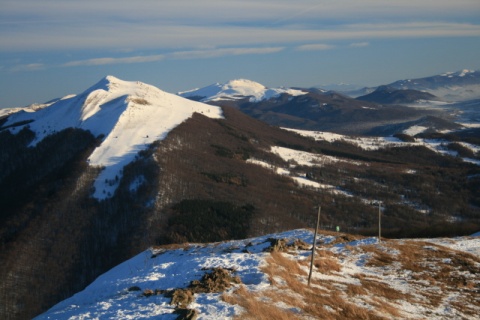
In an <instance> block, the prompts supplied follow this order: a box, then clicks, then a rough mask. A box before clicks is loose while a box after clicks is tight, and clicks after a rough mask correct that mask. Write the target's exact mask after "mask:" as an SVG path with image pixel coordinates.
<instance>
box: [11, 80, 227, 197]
mask: <svg viewBox="0 0 480 320" xmlns="http://www.w3.org/2000/svg"><path fill="white" fill-rule="evenodd" d="M195 112H198V113H201V114H203V115H205V116H207V117H211V118H221V117H222V111H221V109H220V108H218V107H215V106H210V105H206V104H204V103H200V102H195V101H191V100H188V99H185V98H182V97H179V96H177V95H175V94H171V93H167V92H164V91H162V90H160V89H158V88H156V87H154V86H151V85H148V84H145V83H142V82H130V81H123V80H120V79H117V78H115V77H113V76H107V77H105V78H104V79H102V80H101V81H100V82H98V83H97V84H95V85H94V86H92V87H91V88H89V89H87V90H86V91H85V92H83V93H81V94H79V95H78V96H71V97H67V98H65V99H61V100H58V101H56V102H55V103H53V104H51V105H49V106H48V107H46V108H43V109H41V110H38V111H36V112H34V113H32V112H28V113H27V112H17V113H15V114H13V115H12V116H10V117H9V119H8V121H7V123H6V124H5V126H8V125H11V124H14V123H18V122H20V121H26V120H33V122H31V123H29V124H28V126H29V127H30V129H31V130H33V131H34V132H35V134H36V137H35V140H34V141H33V143H32V145H35V144H36V143H38V142H39V141H41V140H42V139H43V138H45V137H46V136H48V135H50V134H52V133H55V132H58V131H61V130H63V129H66V128H69V127H73V128H81V129H84V130H88V131H90V132H91V133H92V134H93V135H95V136H99V135H104V136H105V137H104V139H103V141H102V143H101V144H100V146H98V147H97V148H96V149H95V150H94V151H93V153H92V154H91V155H90V157H89V159H88V161H89V164H90V165H92V166H100V167H102V168H104V169H103V170H102V171H101V173H100V175H99V176H98V178H97V179H96V181H95V194H94V197H95V198H97V199H105V198H107V197H110V196H113V194H114V192H115V190H116V188H117V186H118V181H119V178H120V177H121V175H122V169H123V167H124V166H125V165H127V164H128V163H130V162H131V161H133V160H134V159H135V156H136V155H137V154H138V152H139V151H141V150H145V149H146V148H148V146H149V145H150V144H151V143H153V142H154V141H156V140H162V139H164V138H165V137H166V135H167V134H168V132H170V131H171V130H172V129H173V128H175V127H176V126H178V125H179V124H180V123H182V122H183V121H185V120H186V119H188V118H190V117H191V116H192V115H193V113H195ZM21 128H22V126H18V127H14V128H11V129H9V130H10V131H11V132H12V133H15V132H18V131H19V130H21Z"/></svg>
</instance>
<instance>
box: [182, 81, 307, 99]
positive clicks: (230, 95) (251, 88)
mask: <svg viewBox="0 0 480 320" xmlns="http://www.w3.org/2000/svg"><path fill="white" fill-rule="evenodd" d="M282 93H287V94H289V95H291V96H298V95H303V94H306V92H304V91H301V90H295V89H289V88H266V87H265V86H263V85H262V84H260V83H258V82H254V81H251V80H246V79H237V80H231V81H229V82H227V83H225V84H220V83H215V84H212V85H210V86H207V87H204V88H201V89H194V90H190V91H185V92H179V95H180V96H182V97H186V98H188V97H205V98H203V99H202V101H203V102H207V101H217V100H237V99H244V98H247V97H249V99H250V102H258V101H261V100H268V99H271V98H275V97H278V96H279V95H281V94H282Z"/></svg>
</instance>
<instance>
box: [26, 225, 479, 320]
mask: <svg viewBox="0 0 480 320" xmlns="http://www.w3.org/2000/svg"><path fill="white" fill-rule="evenodd" d="M271 239H285V241H284V242H283V245H285V246H283V245H282V244H281V243H282V242H281V241H272V240H271ZM295 240H296V241H295ZM302 242H303V244H302ZM312 242H313V232H312V231H311V230H306V229H299V230H292V231H285V232H282V233H278V234H271V235H266V236H261V237H257V238H251V239H246V240H234V241H227V242H222V243H211V244H185V245H182V246H176V247H172V248H170V249H168V248H167V247H158V248H151V249H149V250H147V251H145V252H142V253H140V254H138V255H137V256H135V257H133V258H132V259H130V260H128V261H126V262H124V263H122V264H120V265H118V266H117V267H115V268H113V269H111V270H110V271H108V272H107V273H105V274H103V275H102V276H100V277H98V278H97V279H96V280H95V281H94V282H93V283H92V284H90V285H89V286H88V287H87V288H86V289H85V290H83V291H82V292H79V293H77V294H76V295H74V296H72V297H71V298H69V299H67V300H64V301H62V302H60V303H58V304H57V305H56V306H54V307H53V308H51V309H50V310H48V311H47V312H46V313H44V314H42V315H40V316H38V317H37V318H36V319H38V320H39V319H72V320H74V319H120V318H121V319H140V318H141V319H176V317H177V315H176V314H173V312H174V310H175V306H174V305H171V304H170V300H171V299H170V298H167V297H166V296H165V294H158V295H151V296H148V295H145V294H143V293H144V292H146V290H147V289H151V290H155V289H158V290H168V289H172V290H173V289H176V288H184V289H185V288H187V287H189V285H190V284H191V282H192V281H193V280H200V279H201V278H202V276H203V275H204V274H205V273H208V272H209V270H212V269H213V268H223V269H226V270H233V273H234V274H235V275H236V276H238V277H239V278H240V280H241V282H242V283H243V284H242V285H239V284H234V285H233V287H231V288H228V289H226V291H225V292H217V293H195V294H194V301H193V302H191V303H190V304H189V305H188V308H189V309H196V310H197V312H198V319H232V318H234V317H238V316H240V317H241V314H242V312H252V311H251V310H249V309H248V304H245V303H243V304H242V301H245V299H254V300H255V299H257V302H258V303H264V304H267V305H270V306H274V307H275V308H278V309H279V310H280V312H282V313H285V314H289V313H290V312H292V310H294V311H295V313H294V314H293V315H295V316H296V317H298V316H300V317H302V318H305V319H314V318H315V319H318V318H320V317H319V316H318V313H319V312H321V313H322V314H324V316H323V317H327V318H339V317H340V318H350V319H353V317H349V316H348V314H345V312H346V311H347V310H354V311H355V312H357V313H358V314H364V313H368V315H369V316H370V318H371V317H375V318H379V317H381V318H397V319H406V318H408V319H425V318H429V319H449V318H461V319H475V318H476V315H478V312H480V302H479V301H478V299H475V290H476V289H475V288H478V286H479V285H480V278H479V273H478V271H480V260H479V259H478V253H479V252H478V250H479V249H478V248H480V238H478V237H476V238H475V237H459V238H440V239H415V240H408V239H403V240H387V239H383V240H382V241H381V242H379V241H378V239H377V238H364V237H359V236H351V235H347V234H342V233H333V232H327V231H320V233H319V235H318V237H317V254H318V255H317V260H316V263H315V267H314V269H313V274H312V287H310V288H308V287H307V284H306V283H307V274H308V271H309V261H310V257H311V249H310V248H311V246H312ZM274 243H277V244H278V246H277V249H278V251H281V253H278V252H274V253H270V252H268V250H266V249H267V248H271V249H272V250H274V251H275V249H274V248H273V247H272V245H273V244H274ZM410 254H413V256H412V257H415V258H414V259H413V260H411V259H412V257H410V256H409V255H410ZM469 254H470V255H469ZM279 255H280V256H279ZM272 261H273V262H272ZM285 261H286V262H285ZM288 261H291V262H290V263H288ZM272 263H273V265H272ZM292 263H294V264H297V267H295V266H292ZM269 266H272V267H273V268H272V267H270V268H269ZM285 271H286V272H285ZM241 286H244V288H245V290H246V295H244V296H243V298H241V299H238V300H236V299H235V297H238V295H239V294H241V293H239V292H240V291H238V292H237V289H238V288H240V287H241ZM133 288H135V289H133ZM225 295H227V297H226V296H225ZM228 297H230V298H229V299H227V298H228ZM256 297H258V298H256ZM312 297H313V298H314V299H316V300H315V301H317V302H318V303H316V307H315V308H316V309H315V308H311V307H308V302H307V301H308V299H312ZM333 297H335V299H332V298H333ZM227 301H228V302H227ZM235 301H238V303H236V302H235ZM296 301H302V302H301V303H297V302H296ZM256 312H261V309H259V310H257V311H256ZM265 312H268V311H265ZM250 316H253V317H255V314H253V315H252V314H250Z"/></svg>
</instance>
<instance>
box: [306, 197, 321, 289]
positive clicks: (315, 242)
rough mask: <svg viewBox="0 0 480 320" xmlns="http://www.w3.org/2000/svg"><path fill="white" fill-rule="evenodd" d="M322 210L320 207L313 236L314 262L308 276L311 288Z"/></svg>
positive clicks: (311, 262)
mask: <svg viewBox="0 0 480 320" xmlns="http://www.w3.org/2000/svg"><path fill="white" fill-rule="evenodd" d="M321 210H322V207H321V206H318V217H317V227H316V228H315V235H314V236H313V247H312V260H311V261H310V273H309V274H308V286H309V287H310V280H311V279H312V271H313V261H314V260H315V249H316V248H317V233H318V226H319V224H320V212H321Z"/></svg>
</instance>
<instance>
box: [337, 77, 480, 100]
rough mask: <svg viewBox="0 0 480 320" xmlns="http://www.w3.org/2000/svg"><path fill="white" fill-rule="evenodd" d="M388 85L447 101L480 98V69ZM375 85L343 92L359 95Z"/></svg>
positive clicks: (367, 92) (354, 95)
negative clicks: (425, 93) (428, 94)
mask: <svg viewBox="0 0 480 320" xmlns="http://www.w3.org/2000/svg"><path fill="white" fill-rule="evenodd" d="M386 86H388V87H391V88H394V89H397V90H406V89H409V90H417V91H422V92H427V93H430V94H432V95H434V96H436V97H438V98H440V99H443V100H445V101H451V102H454V101H466V100H473V99H480V71H475V70H461V71H457V72H447V73H444V74H441V75H435V76H430V77H425V78H417V79H406V80H398V81H395V82H392V83H389V84H386ZM375 90H376V88H375V87H373V88H372V87H370V88H362V89H354V90H348V89H347V90H342V91H341V92H342V93H344V94H346V95H348V96H351V97H359V96H364V95H366V94H370V93H372V92H373V91H375Z"/></svg>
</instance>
